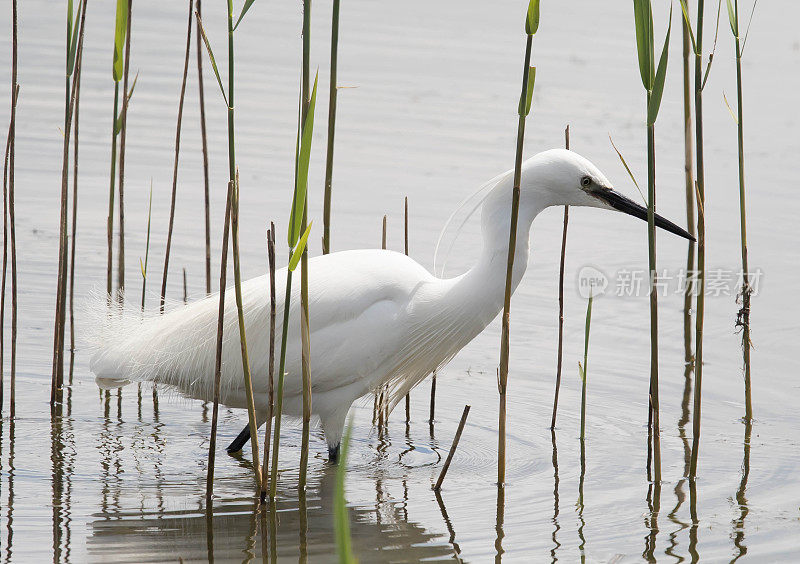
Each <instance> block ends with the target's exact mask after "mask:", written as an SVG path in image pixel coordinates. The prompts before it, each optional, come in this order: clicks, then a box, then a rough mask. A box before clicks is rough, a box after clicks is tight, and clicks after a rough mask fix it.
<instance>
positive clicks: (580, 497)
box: [575, 439, 586, 563]
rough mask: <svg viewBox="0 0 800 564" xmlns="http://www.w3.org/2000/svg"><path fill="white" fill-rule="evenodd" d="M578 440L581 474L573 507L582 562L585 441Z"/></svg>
mask: <svg viewBox="0 0 800 564" xmlns="http://www.w3.org/2000/svg"><path fill="white" fill-rule="evenodd" d="M579 440H580V442H581V475H580V479H579V480H578V503H576V504H575V508H576V509H577V510H578V522H579V523H580V524H579V525H578V539H579V540H580V544H579V545H578V550H580V551H581V563H584V562H586V537H585V536H584V534H583V528H584V527H585V526H586V521H585V520H584V518H583V507H584V505H583V482H584V478H585V477H586V441H585V440H584V439H579Z"/></svg>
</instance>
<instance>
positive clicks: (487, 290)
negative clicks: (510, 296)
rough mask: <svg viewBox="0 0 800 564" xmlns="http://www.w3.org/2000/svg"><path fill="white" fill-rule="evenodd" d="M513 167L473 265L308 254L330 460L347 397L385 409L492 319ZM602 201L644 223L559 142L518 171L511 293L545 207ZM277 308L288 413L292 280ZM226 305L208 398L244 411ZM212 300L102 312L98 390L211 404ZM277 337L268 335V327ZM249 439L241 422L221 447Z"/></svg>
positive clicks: (253, 352)
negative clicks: (138, 386) (157, 391)
mask: <svg viewBox="0 0 800 564" xmlns="http://www.w3.org/2000/svg"><path fill="white" fill-rule="evenodd" d="M512 182H513V175H512V174H511V173H510V172H509V173H506V174H502V175H500V176H498V177H496V178H495V179H494V180H492V181H490V183H489V184H487V186H486V195H485V197H483V199H482V200H481V203H482V210H481V228H482V236H483V249H482V251H481V255H480V258H479V259H478V261H477V263H476V264H475V265H474V266H473V267H472V268H471V269H470V270H468V271H467V272H466V273H464V274H462V275H460V276H457V277H454V278H439V277H436V276H434V275H432V274H431V273H430V272H428V271H427V270H426V269H425V268H423V267H422V266H421V265H419V264H418V263H417V262H416V261H414V260H413V259H411V258H409V257H407V256H406V255H404V254H401V253H397V252H393V251H385V250H378V249H368V250H351V251H342V252H336V253H331V254H328V255H323V256H318V257H314V258H312V259H310V260H309V264H308V267H309V308H310V311H311V316H310V317H311V378H312V386H311V388H312V398H313V402H312V405H313V408H312V409H313V413H314V414H315V415H316V416H318V417H319V420H320V422H321V425H322V428H323V430H324V432H325V437H326V440H327V443H328V449H329V455H330V457H331V458H332V459H335V458H336V455H337V453H338V448H339V441H340V439H341V436H342V429H343V426H344V422H345V418H346V416H347V412H348V410H349V409H350V406H351V404H352V403H353V402H354V401H355V400H357V399H358V398H360V397H362V396H364V395H365V394H367V393H369V392H371V391H374V390H376V389H378V388H381V387H383V386H388V388H389V389H390V396H389V398H390V403H391V405H392V406H394V405H395V403H396V402H397V401H398V400H399V399H401V398H403V397H404V396H405V394H406V392H407V391H408V390H410V389H411V388H413V387H414V386H415V385H416V384H417V383H419V382H420V381H422V380H423V379H424V378H425V377H426V376H427V375H428V374H430V373H431V372H433V371H434V370H435V369H438V368H440V367H441V366H442V365H444V364H445V363H447V362H448V361H449V360H450V359H451V358H452V357H453V356H454V355H455V354H456V353H458V351H459V350H461V348H463V347H464V346H465V345H466V344H467V343H469V342H470V341H471V340H472V339H474V338H475V337H476V336H477V335H478V334H479V333H480V332H481V331H483V329H484V328H485V327H486V326H487V325H488V324H489V323H490V322H491V321H492V320H493V319H494V318H495V317H496V316H497V315H498V313H499V312H500V311H501V309H502V307H503V294H504V285H505V276H506V259H507V254H508V235H509V226H510V210H511V194H512ZM565 204H568V205H571V206H588V207H595V208H603V209H613V210H618V211H621V212H624V213H626V214H629V215H633V216H636V217H639V218H640V219H646V218H647V210H646V208H644V207H642V206H641V205H639V204H637V203H635V202H633V201H632V200H630V199H629V198H627V197H625V196H623V195H622V194H620V193H618V192H616V191H615V190H613V188H612V186H611V183H610V182H609V181H608V180H607V179H606V177H605V176H604V175H603V174H602V173H601V172H600V171H599V170H598V169H597V167H595V166H594V165H593V164H592V163H591V162H589V161H588V160H587V159H585V158H583V157H581V156H580V155H578V154H577V153H574V152H571V151H567V150H564V149H554V150H550V151H545V152H542V153H539V154H537V155H535V156H534V157H532V158H530V159H528V160H526V161H525V162H524V163H523V166H522V177H521V196H520V206H519V223H518V233H519V236H518V238H517V247H516V254H515V260H514V272H513V280H512V288H514V289H516V287H517V285H518V284H519V282H520V280H521V278H522V275H523V274H524V272H525V269H526V268H527V265H528V252H529V233H530V228H531V224H532V223H533V220H534V218H535V217H536V216H537V214H538V213H539V212H541V211H542V210H544V209H545V208H547V207H549V206H562V205H565ZM655 224H656V225H657V226H658V227H661V228H662V229H665V230H667V231H670V232H672V233H675V234H677V235H680V236H682V237H684V238H686V239H692V236H691V235H690V234H689V233H687V232H686V231H685V230H683V229H681V228H680V227H678V226H677V225H675V224H674V223H672V222H670V221H668V220H666V219H664V218H663V217H661V216H658V215H656V216H655ZM276 280H277V282H276V284H277V287H276V295H277V296H279V300H278V304H277V306H278V311H282V310H283V303H282V297H283V295H284V292H285V285H284V284H285V281H286V272H285V270H281V271H279V272H278V273H277V277H276ZM268 284H269V279H268V277H267V276H261V277H258V278H254V279H251V280H248V281H247V282H245V283H244V284H243V285H242V293H243V304H244V317H245V326H246V331H247V339H248V346H249V353H250V366H251V371H252V374H253V386H254V392H255V406H256V411H257V415H258V417H257V419H258V423H259V425H260V424H262V423H263V422H264V420H265V418H266V412H267V404H266V402H267V362H268V351H269V343H268V341H269V334H268V327H269V323H268V316H269V287H268ZM297 290H298V291H297V292H295V293H293V295H292V301H291V307H290V314H289V337H288V345H287V354H286V379H285V387H284V400H283V412H284V414H285V415H290V416H295V417H300V416H301V414H302V403H303V402H302V387H301V369H300V324H299V319H300V316H299V313H300V308H299V302H300V296H299V288H297ZM227 295H228V296H230V298H229V299H227V302H226V312H225V339H224V344H223V352H222V354H223V365H222V380H221V382H222V384H221V396H220V400H221V402H222V403H223V404H225V405H227V406H229V407H235V408H245V407H246V399H245V391H244V385H243V382H244V379H243V376H242V364H241V358H240V354H241V353H240V348H239V331H238V326H237V315H236V306H235V303H234V299H233V292H232V291H231V292H229V293H228V294H227ZM218 300H219V299H218V296H216V295H211V296H208V297H206V298H205V299H202V300H199V301H197V302H194V303H191V304H189V305H186V306H181V307H178V308H177V309H175V310H173V311H171V312H168V313H167V314H165V315H155V316H153V317H149V318H145V319H142V318H136V319H129V320H127V321H125V320H124V319H125V318H121V319H120V318H117V319H114V317H113V316H110V317H111V318H110V319H109V321H108V322H107V324H106V326H105V328H104V329H103V330H102V331H101V332H100V343H98V345H99V350H98V351H97V352H96V353H95V354H94V356H93V358H92V360H91V370H92V371H93V372H94V374H95V375H96V377H97V382H98V384H99V385H100V386H101V387H104V388H108V387H120V386H124V385H126V384H128V383H130V382H135V381H152V382H154V383H157V384H159V385H167V386H171V387H174V388H177V389H178V390H180V391H181V392H182V393H183V394H185V395H186V396H189V397H192V398H197V399H202V400H206V401H208V400H211V399H212V394H213V379H214V362H215V342H216V332H217V315H218ZM276 339H277V341H278V343H277V344H276V348H277V347H278V346H279V341H280V331H278V335H277V336H276ZM248 438H249V429H247V428H246V430H245V431H243V432H242V433H241V434H240V436H239V437H238V438H237V441H234V444H233V445H231V447H229V449H231V448H232V449H233V450H238V449H240V448H241V447H242V446H243V445H244V443H245V442H246V441H247V439H248Z"/></svg>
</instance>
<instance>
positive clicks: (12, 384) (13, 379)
mask: <svg viewBox="0 0 800 564" xmlns="http://www.w3.org/2000/svg"><path fill="white" fill-rule="evenodd" d="M11 30H12V31H11V92H12V94H13V95H12V96H11V119H10V123H9V128H8V131H9V133H8V138H9V148H8V227H9V231H10V235H11V373H10V381H9V392H10V397H9V412H10V415H11V433H13V429H14V417H15V416H16V412H17V399H16V396H17V237H16V221H15V217H14V164H15V163H14V157H15V149H16V146H15V145H16V134H17V101H18V100H19V83H18V82H17V35H18V33H17V0H11ZM11 444H12V445H13V444H14V440H13V438H12V440H11Z"/></svg>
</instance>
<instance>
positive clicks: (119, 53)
mask: <svg viewBox="0 0 800 564" xmlns="http://www.w3.org/2000/svg"><path fill="white" fill-rule="evenodd" d="M127 28H128V2H127V1H126V0H117V14H116V26H115V29H114V64H113V65H112V73H111V75H112V78H113V79H114V115H113V116H112V122H111V174H110V175H109V184H108V219H107V220H106V243H107V246H108V253H107V254H108V257H107V262H106V293H107V294H108V300H109V304H110V303H111V298H112V293H111V292H112V288H111V283H112V278H113V276H112V264H113V253H114V251H113V244H114V196H115V192H116V190H115V185H114V183H115V180H116V169H117V134H118V133H119V128H118V127H117V122H118V119H119V116H118V114H119V81H120V80H121V79H122V72H123V71H122V64H123V59H124V56H123V44H124V42H125V37H126V31H127ZM124 96H125V93H124V92H123V97H124Z"/></svg>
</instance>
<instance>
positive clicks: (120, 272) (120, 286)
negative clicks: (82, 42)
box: [117, 0, 133, 304]
mask: <svg viewBox="0 0 800 564" xmlns="http://www.w3.org/2000/svg"><path fill="white" fill-rule="evenodd" d="M132 8H133V0H128V22H127V31H126V32H125V70H124V71H123V73H122V115H121V116H120V128H119V180H118V181H117V184H118V185H119V187H118V190H119V246H118V247H117V249H118V250H117V299H118V300H119V302H120V304H121V303H122V302H123V300H124V299H125V296H124V292H125V138H126V136H127V133H128V103H129V102H130V97H129V95H128V76H129V69H130V62H131V9H132Z"/></svg>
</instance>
